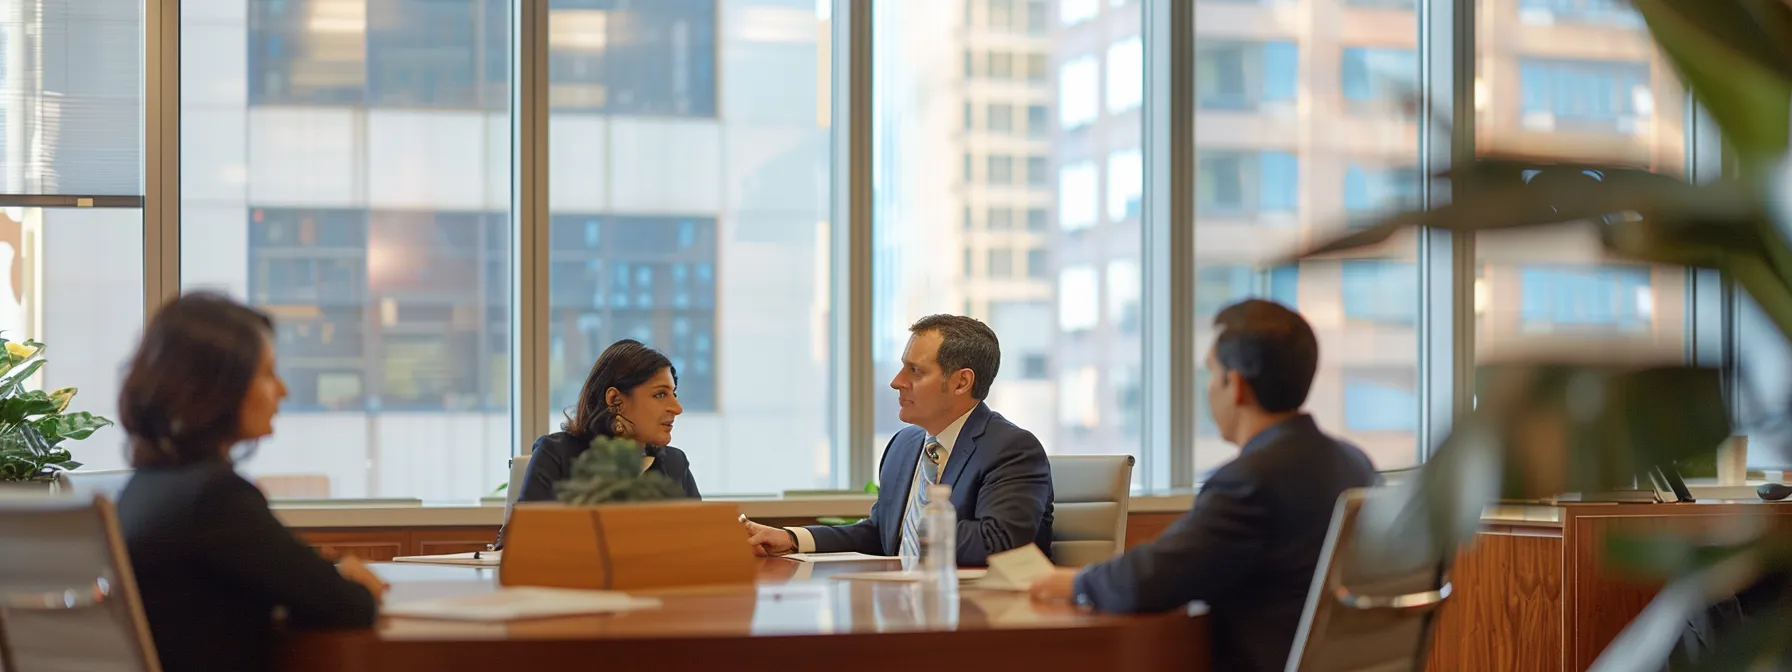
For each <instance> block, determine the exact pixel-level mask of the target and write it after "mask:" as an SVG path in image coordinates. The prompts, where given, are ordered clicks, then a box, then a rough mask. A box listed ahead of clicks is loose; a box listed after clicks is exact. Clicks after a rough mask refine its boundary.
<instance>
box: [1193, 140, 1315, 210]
mask: <svg viewBox="0 0 1792 672" xmlns="http://www.w3.org/2000/svg"><path fill="white" fill-rule="evenodd" d="M1196 179H1197V180H1198V183H1197V185H1196V188H1195V203H1196V207H1197V208H1198V209H1199V210H1201V211H1203V212H1208V213H1213V214H1223V213H1238V214H1242V213H1249V212H1255V211H1268V212H1280V211H1292V210H1294V209H1296V207H1297V206H1298V204H1299V202H1300V164H1299V162H1298V161H1297V160H1296V159H1295V157H1294V155H1292V154H1289V153H1287V152H1277V151H1263V152H1258V153H1255V154H1245V153H1240V152H1235V151H1211V152H1200V153H1198V154H1197V158H1196Z"/></svg>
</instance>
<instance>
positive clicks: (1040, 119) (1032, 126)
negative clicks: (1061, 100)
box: [1027, 105, 1052, 138]
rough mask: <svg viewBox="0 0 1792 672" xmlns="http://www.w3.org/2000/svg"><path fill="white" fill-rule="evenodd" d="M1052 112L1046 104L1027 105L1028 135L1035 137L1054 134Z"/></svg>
mask: <svg viewBox="0 0 1792 672" xmlns="http://www.w3.org/2000/svg"><path fill="white" fill-rule="evenodd" d="M1050 118H1051V113H1050V112H1048V111H1047V110H1046V108H1045V106H1044V105H1028V106H1027V135H1030V136H1032V137H1035V138H1044V137H1049V136H1051V134H1052V128H1051V122H1050V121H1049V119H1050Z"/></svg>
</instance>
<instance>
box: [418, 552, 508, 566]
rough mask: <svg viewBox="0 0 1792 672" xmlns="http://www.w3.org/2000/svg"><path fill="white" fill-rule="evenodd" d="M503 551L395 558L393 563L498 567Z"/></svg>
mask: <svg viewBox="0 0 1792 672" xmlns="http://www.w3.org/2000/svg"><path fill="white" fill-rule="evenodd" d="M502 553H503V551H473V552H472V553H448V554H444V555H403V556H399V557H396V558H393V559H392V561H393V562H414V563H418V564H425V565H461V566H464V567H497V566H498V561H499V560H501V559H502V558H503V556H502V555H501V554H502Z"/></svg>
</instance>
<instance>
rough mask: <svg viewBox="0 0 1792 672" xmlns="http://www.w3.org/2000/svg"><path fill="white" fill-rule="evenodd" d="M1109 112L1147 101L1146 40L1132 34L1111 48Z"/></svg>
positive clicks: (1109, 62) (1115, 111)
mask: <svg viewBox="0 0 1792 672" xmlns="http://www.w3.org/2000/svg"><path fill="white" fill-rule="evenodd" d="M1107 84H1108V99H1107V100H1108V113H1109V114H1119V113H1121V112H1125V111H1127V110H1131V109H1133V108H1136V107H1138V106H1139V104H1140V103H1142V102H1144V100H1145V43H1144V42H1142V41H1140V39H1139V38H1137V37H1133V38H1129V39H1125V40H1121V41H1119V42H1115V43H1114V45H1113V46H1111V47H1108V77H1107Z"/></svg>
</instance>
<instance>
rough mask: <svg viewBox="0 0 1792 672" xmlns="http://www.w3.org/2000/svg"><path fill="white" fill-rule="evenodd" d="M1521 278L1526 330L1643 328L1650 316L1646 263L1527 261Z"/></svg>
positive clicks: (1521, 311)
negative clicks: (1544, 263)
mask: <svg viewBox="0 0 1792 672" xmlns="http://www.w3.org/2000/svg"><path fill="white" fill-rule="evenodd" d="M1519 282H1520V284H1521V285H1522V289H1521V290H1520V294H1519V297H1520V298H1519V301H1520V304H1519V305H1520V307H1519V319H1520V320H1521V321H1522V324H1521V327H1522V328H1524V329H1525V330H1527V331H1554V330H1559V329H1613V330H1626V329H1646V328H1648V327H1649V326H1650V324H1651V323H1652V322H1653V321H1654V317H1655V295H1654V289H1653V287H1652V285H1651V282H1650V273H1649V269H1647V268H1639V267H1630V266H1604V267H1582V268H1576V267H1570V266H1557V267H1538V266H1527V267H1523V268H1521V269H1520V271H1519Z"/></svg>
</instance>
